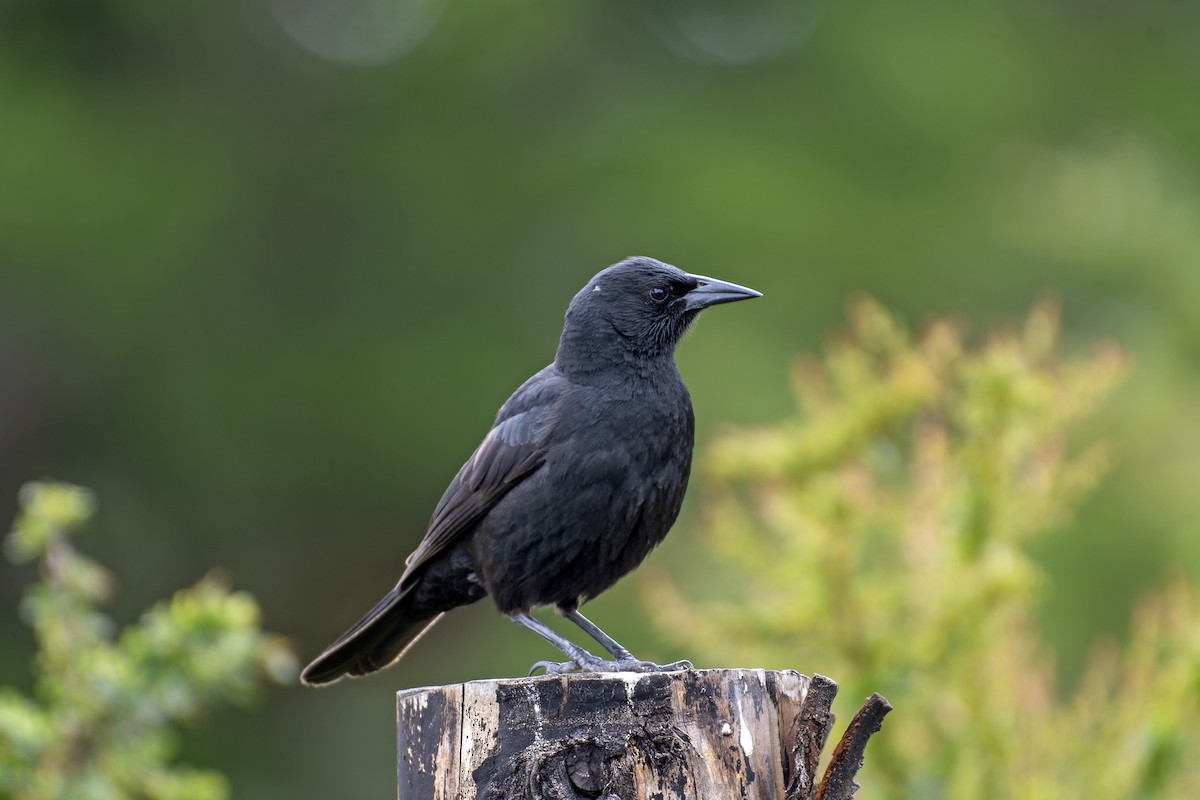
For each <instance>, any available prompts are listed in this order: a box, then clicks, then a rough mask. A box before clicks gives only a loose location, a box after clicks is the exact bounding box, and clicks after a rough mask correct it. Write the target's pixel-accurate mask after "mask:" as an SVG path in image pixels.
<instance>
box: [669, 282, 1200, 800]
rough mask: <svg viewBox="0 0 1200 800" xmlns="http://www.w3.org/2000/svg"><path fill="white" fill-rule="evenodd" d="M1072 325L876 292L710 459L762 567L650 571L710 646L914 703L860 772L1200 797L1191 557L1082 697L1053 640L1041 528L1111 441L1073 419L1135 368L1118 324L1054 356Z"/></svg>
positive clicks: (916, 786)
mask: <svg viewBox="0 0 1200 800" xmlns="http://www.w3.org/2000/svg"><path fill="white" fill-rule="evenodd" d="M1057 330H1058V313H1057V309H1056V307H1055V306H1054V304H1052V303H1043V304H1041V305H1039V306H1037V307H1036V308H1035V309H1034V311H1033V312H1032V313H1031V314H1030V316H1029V318H1028V319H1027V321H1026V322H1025V323H1024V325H1023V327H1021V328H1020V329H1016V328H1012V327H1010V328H1009V329H1000V330H997V331H994V332H993V333H992V334H991V335H990V336H989V337H988V338H987V339H986V341H985V342H984V343H983V344H981V345H977V346H972V345H971V344H969V342H968V340H967V338H966V337H965V335H964V334H963V332H961V331H960V330H958V329H957V328H956V326H955V325H954V324H952V323H950V322H947V321H937V322H934V323H933V324H931V325H929V326H928V328H927V330H926V331H925V332H924V334H923V335H921V336H919V337H916V338H914V337H913V336H912V335H910V334H909V333H908V332H907V331H906V330H905V329H904V327H903V326H902V325H901V324H900V323H899V322H897V320H896V319H895V318H893V317H892V316H891V315H889V314H888V313H887V312H886V311H885V310H883V309H882V308H881V307H880V306H879V305H878V304H876V303H874V302H872V301H870V300H862V301H860V302H858V303H857V304H856V305H854V307H853V308H852V312H851V315H850V325H849V333H848V336H846V337H845V338H844V339H843V340H841V341H839V342H837V343H836V344H834V345H832V346H831V348H830V349H829V352H828V353H827V355H826V356H825V358H824V360H823V361H822V362H817V361H813V360H809V361H802V362H801V363H800V364H799V366H798V368H797V369H796V372H795V379H794V392H795V396H796V399H797V405H798V411H797V413H796V415H795V416H794V417H793V418H790V419H785V420H783V421H780V422H779V423H777V424H775V425H772V426H770V427H767V428H765V429H761V430H745V431H736V432H732V433H728V434H727V435H725V436H723V437H721V438H719V439H718V440H717V441H716V442H715V443H714V444H713V446H711V447H710V449H709V450H708V452H707V456H706V458H705V459H704V460H703V463H702V467H703V475H704V478H705V479H706V480H707V483H708V486H707V487H706V492H705V493H706V495H707V497H708V498H710V500H711V502H710V503H709V505H708V508H707V511H706V515H705V517H704V521H703V523H702V524H703V527H704V529H705V535H706V537H707V539H708V541H709V542H711V547H712V549H713V551H714V552H715V553H716V554H717V555H718V556H719V558H720V560H721V563H722V564H724V565H726V568H727V569H729V570H731V571H736V572H737V574H735V575H730V576H728V579H727V581H726V582H727V583H728V584H729V585H731V586H743V587H745V590H744V591H740V592H738V593H737V596H736V597H733V598H725V599H723V600H721V601H717V602H713V601H706V600H691V599H688V596H689V595H691V594H693V593H692V592H690V591H688V590H686V589H683V588H680V587H679V586H678V585H675V584H670V583H665V582H655V583H654V585H652V586H647V587H646V591H647V592H648V594H649V596H650V599H651V601H652V602H651V603H650V606H651V608H653V609H655V610H656V613H657V615H658V621H659V622H660V623H661V627H662V629H663V631H664V632H665V633H666V635H667V636H669V637H673V638H674V639H676V640H677V641H678V642H679V643H680V644H682V645H686V647H687V649H688V651H689V652H692V653H695V654H696V655H697V656H698V657H699V658H705V659H709V660H711V661H717V662H719V661H721V660H722V659H725V658H727V654H728V653H729V652H731V651H732V652H737V653H738V654H739V658H740V659H741V660H743V661H744V662H749V663H755V664H770V665H775V666H780V667H783V666H797V665H800V666H804V667H805V668H807V669H816V670H817V671H820V672H823V673H825V674H828V675H831V676H833V677H834V678H835V679H841V680H843V681H844V682H845V685H844V686H843V692H842V698H841V701H840V702H842V703H844V704H845V705H844V706H843V707H841V708H840V711H841V713H842V714H843V715H845V713H846V712H847V711H849V710H852V708H851V707H852V706H853V705H856V704H857V701H858V700H861V698H862V697H863V696H864V695H866V694H867V693H869V692H870V691H871V690H879V691H880V692H882V693H883V694H885V695H886V696H887V697H888V698H889V699H890V700H891V701H892V703H893V704H894V705H895V707H896V708H897V712H896V713H895V714H893V715H892V716H891V717H889V718H888V722H887V725H886V726H885V730H884V732H883V734H882V735H880V736H877V737H876V738H875V739H873V740H872V743H871V746H870V748H869V752H868V757H867V772H865V773H863V776H862V783H863V786H864V787H865V788H864V794H865V795H866V794H869V795H871V796H876V797H880V796H882V797H895V798H925V797H932V798H936V797H953V798H1003V797H1013V798H1022V799H1023V800H1027V799H1029V798H1066V797H1087V798H1134V797H1171V798H1174V797H1200V759H1197V758H1196V755H1197V754H1198V753H1200V614H1198V613H1197V608H1196V603H1195V601H1194V599H1193V598H1192V597H1191V596H1190V594H1189V591H1188V589H1187V587H1186V585H1185V584H1184V582H1183V581H1182V580H1175V581H1173V582H1171V583H1170V585H1169V588H1167V589H1166V590H1165V591H1163V592H1162V593H1161V594H1159V595H1158V596H1155V597H1152V598H1149V599H1147V600H1146V601H1145V603H1144V604H1143V605H1142V607H1141V608H1140V609H1139V610H1138V611H1137V613H1136V614H1135V615H1134V620H1133V626H1132V632H1131V634H1130V636H1129V642H1128V644H1127V645H1126V646H1125V647H1124V649H1123V650H1122V649H1119V648H1118V647H1117V646H1116V645H1115V644H1111V643H1109V644H1106V645H1104V646H1101V647H1099V648H1098V649H1097V651H1096V653H1095V654H1094V657H1093V658H1092V660H1091V661H1090V664H1089V666H1088V668H1087V670H1086V673H1085V675H1084V677H1083V680H1082V682H1081V685H1080V688H1079V689H1078V690H1077V691H1076V692H1074V693H1073V695H1072V696H1069V697H1062V696H1060V693H1059V692H1058V691H1057V690H1056V687H1055V684H1054V669H1053V659H1052V653H1051V650H1050V648H1049V647H1048V645H1047V644H1046V643H1045V642H1043V641H1042V640H1041V639H1039V635H1038V630H1037V625H1036V624H1035V620H1034V608H1035V602H1036V600H1037V596H1038V587H1039V584H1041V583H1042V581H1043V580H1044V577H1045V576H1044V575H1043V574H1042V573H1041V572H1040V571H1039V569H1038V567H1037V565H1036V564H1035V563H1034V562H1033V560H1032V559H1031V557H1030V555H1029V552H1028V545H1029V543H1030V542H1031V541H1032V540H1033V539H1035V538H1036V537H1039V536H1046V535H1051V534H1053V533H1054V532H1055V530H1057V529H1061V527H1062V524H1063V522H1064V521H1065V520H1066V519H1067V518H1068V517H1069V515H1070V514H1071V513H1072V511H1073V510H1074V509H1075V508H1077V507H1078V505H1079V504H1080V503H1081V501H1082V500H1083V499H1084V498H1085V496H1086V495H1087V493H1088V492H1090V491H1092V490H1093V489H1094V488H1095V487H1096V485H1097V483H1098V482H1099V480H1100V479H1101V477H1102V476H1103V474H1104V472H1105V470H1106V468H1107V467H1108V465H1109V464H1110V461H1111V460H1112V457H1113V456H1112V449H1111V448H1110V447H1109V446H1108V445H1106V444H1104V443H1095V442H1093V443H1077V442H1074V441H1073V439H1072V436H1071V433H1072V430H1073V429H1074V428H1076V427H1077V425H1076V423H1077V422H1079V421H1080V420H1081V419H1083V418H1085V417H1086V416H1087V415H1088V414H1089V412H1091V411H1093V410H1094V409H1095V408H1096V407H1097V406H1098V404H1099V403H1100V401H1101V400H1102V399H1103V398H1104V397H1105V395H1106V394H1107V393H1108V392H1109V390H1110V389H1111V388H1112V387H1113V386H1114V385H1115V384H1116V382H1117V381H1118V380H1119V378H1120V377H1121V375H1122V372H1123V365H1122V356H1121V354H1120V352H1119V351H1118V350H1117V349H1116V348H1115V347H1112V346H1102V347H1099V348H1098V349H1097V350H1096V352H1095V353H1094V354H1092V355H1091V356H1090V357H1087V358H1082V359H1079V358H1061V357H1058V356H1056V355H1055V352H1054V351H1055V344H1056V339H1057ZM723 579H724V578H723ZM695 594H700V593H699V592H696V593H695ZM844 718H848V717H844Z"/></svg>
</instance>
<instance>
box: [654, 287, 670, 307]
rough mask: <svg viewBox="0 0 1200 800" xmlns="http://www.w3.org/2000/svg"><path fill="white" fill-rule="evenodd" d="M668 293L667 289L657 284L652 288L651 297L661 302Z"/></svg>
mask: <svg viewBox="0 0 1200 800" xmlns="http://www.w3.org/2000/svg"><path fill="white" fill-rule="evenodd" d="M667 294H668V292H667V290H666V289H664V288H662V287H661V286H655V287H654V288H653V289H651V290H650V299H651V300H653V301H654V302H656V303H661V302H662V301H663V300H666V299H667Z"/></svg>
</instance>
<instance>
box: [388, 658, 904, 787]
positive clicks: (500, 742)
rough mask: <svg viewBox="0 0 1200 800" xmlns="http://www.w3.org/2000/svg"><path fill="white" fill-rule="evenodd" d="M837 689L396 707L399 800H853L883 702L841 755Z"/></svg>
mask: <svg viewBox="0 0 1200 800" xmlns="http://www.w3.org/2000/svg"><path fill="white" fill-rule="evenodd" d="M836 693H837V684H835V683H834V682H833V681H831V680H829V679H828V678H824V677H822V676H820V675H816V676H814V677H813V678H811V679H810V678H807V677H805V676H804V675H800V674H798V673H796V672H766V671H763V670H757V669H731V670H697V671H689V672H670V673H652V674H638V673H605V674H576V675H554V676H544V677H537V678H523V679H519V680H496V681H473V682H471V683H463V684H455V685H451V686H436V687H427V688H422V689H410V690H407V691H403V692H400V693H399V694H398V695H397V712H396V718H397V731H398V735H399V779H400V780H399V786H400V789H399V800H576V798H578V800H585V799H587V800H595V799H596V798H600V799H601V800H617V798H620V800H634V798H658V799H659V800H682V799H683V798H688V800H725V798H745V799H746V800H768V799H769V800H808V799H809V798H813V799H814V800H845V798H849V797H851V795H853V794H854V790H855V789H857V788H858V785H857V784H856V783H855V782H854V774H855V773H856V772H857V771H858V769H859V767H860V766H861V765H862V756H863V748H864V747H865V746H866V743H867V739H868V738H869V737H870V736H871V734H873V733H874V732H875V731H877V730H879V726H880V724H881V722H882V719H883V715H884V714H886V713H887V712H888V711H890V710H891V706H889V705H888V703H887V701H886V700H884V699H883V698H882V697H880V696H879V695H877V694H876V695H872V697H870V698H868V700H867V701H866V703H864V704H863V707H862V710H860V711H859V713H858V714H857V715H855V718H854V720H852V721H851V724H850V726H849V728H847V730H846V733H845V735H844V736H843V737H842V740H841V741H840V742H839V744H838V745H837V747H836V748H835V749H834V752H833V756H832V759H831V762H830V764H829V766H828V768H827V769H826V771H825V776H824V778H823V779H822V780H821V781H817V780H816V774H817V762H818V760H819V758H820V755H821V750H822V748H823V747H824V744H825V740H826V738H827V737H828V734H829V730H830V729H831V728H832V726H833V715H832V714H831V713H830V711H829V707H830V704H831V703H832V702H833V697H834V695H835V694H836Z"/></svg>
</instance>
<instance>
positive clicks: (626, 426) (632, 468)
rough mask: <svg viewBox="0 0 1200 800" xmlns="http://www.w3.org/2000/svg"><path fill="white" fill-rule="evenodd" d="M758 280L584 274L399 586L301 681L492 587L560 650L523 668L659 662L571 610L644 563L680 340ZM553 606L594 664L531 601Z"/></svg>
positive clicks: (649, 667) (509, 610)
mask: <svg viewBox="0 0 1200 800" xmlns="http://www.w3.org/2000/svg"><path fill="white" fill-rule="evenodd" d="M751 297H761V295H760V294H759V293H758V292H756V291H754V290H753V289H747V288H745V287H744V286H738V285H736V284H733V283H726V282H724V281H719V280H715V279H713V278H706V277H704V276H702V275H689V274H688V273H686V272H683V271H682V270H679V269H677V268H675V267H673V266H670V265H669V264H664V263H662V262H661V261H656V260H654V259H652V258H645V257H640V256H639V257H634V258H629V259H626V260H624V261H622V262H620V263H618V264H615V265H613V266H611V267H609V268H607V269H605V270H603V271H602V272H600V273H599V274H597V275H596V276H595V277H594V278H592V279H591V280H590V281H588V283H587V285H586V286H584V287H583V289H581V290H580V291H579V293H578V294H577V295H575V298H574V299H573V300H572V301H571V304H570V306H569V307H568V308H567V314H566V320H565V322H564V324H563V332H562V337H561V339H560V340H559V344H558V352H557V353H556V354H555V357H554V363H552V364H550V366H548V367H546V368H545V369H543V370H542V371H540V372H538V373H537V374H536V375H534V376H533V377H532V378H530V379H529V380H527V381H525V383H524V384H522V385H521V387H520V388H519V389H517V391H516V392H514V393H513V395H512V397H510V398H509V399H508V401H507V402H505V403H504V405H503V406H501V407H500V411H499V413H498V414H497V415H496V421H495V423H494V424H493V425H492V428H491V430H490V431H488V433H487V436H485V437H484V439H483V442H481V443H480V445H479V447H478V448H477V449H476V450H475V452H474V453H473V454H472V455H471V457H470V458H469V459H467V463H465V464H463V466H462V469H460V470H459V471H458V474H457V475H455V476H454V480H452V481H451V482H450V486H449V488H447V489H446V493H445V494H444V495H443V496H442V499H441V501H440V502H439V503H438V504H437V508H436V509H435V510H434V512H433V518H432V519H431V520H430V522H429V530H428V532H427V533H426V534H425V538H424V540H423V541H422V542H421V544H420V545H419V546H418V547H417V549H416V550H415V551H414V552H413V554H412V555H410V556H409V557H408V561H407V562H406V569H405V570H404V574H403V575H402V576H401V578H400V582H399V583H397V584H396V587H395V588H394V589H392V590H391V591H390V592H388V593H387V595H386V596H384V598H383V599H382V600H380V601H379V603H377V604H376V606H375V607H374V608H372V609H371V610H370V611H369V612H368V613H367V614H366V616H364V617H363V618H362V619H361V620H359V621H358V622H357V623H355V625H354V626H353V627H352V628H350V630H348V631H346V633H345V634H343V635H342V636H341V638H339V639H338V640H337V641H335V642H334V643H333V644H331V645H330V646H329V647H328V648H326V650H325V652H323V653H321V655H320V656H318V657H317V658H316V660H314V661H313V662H312V663H311V664H309V665H308V667H307V668H305V670H304V672H303V674H302V675H301V680H302V681H303V682H304V683H306V684H308V685H311V686H319V685H322V684H328V683H333V682H334V681H337V680H339V679H340V678H341V677H342V676H344V675H351V676H358V675H366V674H368V673H371V672H375V671H376V670H380V669H383V668H384V667H387V666H389V665H390V664H392V663H393V662H395V661H396V660H398V659H399V658H400V656H402V655H403V654H404V653H405V652H406V651H407V650H408V648H409V647H410V646H411V645H412V644H413V642H415V641H416V640H417V638H418V637H419V636H420V635H421V634H422V633H423V632H424V631H425V630H427V629H428V628H429V626H431V625H432V624H433V623H434V622H436V621H437V620H438V619H439V618H440V617H441V616H442V614H443V613H445V612H446V611H448V610H450V609H452V608H456V607H458V606H462V605H466V604H468V603H474V602H475V601H477V600H480V599H482V598H483V597H484V596H486V595H489V594H490V595H491V596H492V599H493V600H494V601H495V604H496V607H497V608H499V609H500V611H501V612H502V613H504V614H506V615H507V616H508V617H509V618H510V619H511V620H512V621H513V622H515V623H516V624H517V625H520V626H521V627H523V628H527V629H528V630H531V631H533V632H534V633H536V634H537V635H538V636H541V637H542V638H543V639H545V640H546V641H547V642H549V643H550V644H552V645H554V646H555V647H557V648H558V649H559V650H561V651H562V652H563V653H564V654H565V655H566V656H567V659H568V660H567V661H565V662H559V663H552V662H545V661H542V662H538V663H537V664H535V665H534V668H533V670H534V671H536V670H537V669H538V668H544V669H545V670H546V671H547V672H568V671H573V670H583V671H588V672H598V671H640V672H648V671H661V670H673V669H683V668H686V667H690V664H687V662H678V663H676V664H668V665H665V666H660V665H658V664H653V663H651V662H648V661H639V660H638V659H636V658H634V657H633V655H631V654H630V652H629V651H628V650H626V649H625V648H624V647H622V646H621V645H619V644H618V643H617V642H616V641H614V640H613V639H612V638H611V637H610V636H608V635H607V634H605V633H604V632H603V631H601V630H600V629H599V628H598V627H596V626H595V625H594V624H593V623H592V622H590V621H589V620H588V619H587V618H585V617H584V616H583V615H582V614H580V613H579V605H580V603H583V602H585V601H586V600H588V599H591V598H593V597H595V596H596V595H598V594H600V593H601V592H603V591H604V590H605V589H607V588H609V587H610V586H612V585H613V584H614V583H616V581H617V580H618V579H619V578H621V577H622V576H623V575H625V574H626V573H628V572H629V571H630V570H632V569H633V568H634V567H636V566H637V565H638V564H640V563H641V562H642V559H644V558H645V557H646V556H647V554H649V552H650V551H651V550H652V549H653V548H654V547H655V546H656V545H657V544H658V543H659V542H661V541H662V540H663V538H664V537H665V536H666V535H667V531H668V530H669V529H670V528H671V525H672V524H673V523H674V522H675V518H676V516H677V515H678V514H679V508H680V506H681V504H682V503H683V495H684V491H685V490H686V489H687V483H688V475H689V473H690V471H691V464H692V442H693V429H694V418H693V416H692V401H691V397H690V396H689V395H688V390H687V387H686V386H684V384H683V380H682V379H681V378H680V377H679V371H678V370H677V369H676V367H675V359H674V352H675V345H676V344H677V343H678V342H679V340H680V338H681V337H682V336H683V334H684V331H686V330H687V328H688V326H689V325H690V324H691V323H692V321H693V320H695V319H696V316H697V315H698V314H699V313H700V311H701V310H702V309H705V308H708V307H709V306H713V305H717V304H718V303H730V302H733V301H735V300H746V299H749V298H751ZM541 606H555V607H556V608H557V609H558V611H559V612H560V613H561V614H562V615H563V616H564V617H566V618H567V619H569V620H571V621H572V622H574V623H575V624H577V625H578V626H579V627H580V628H582V629H583V630H584V631H585V632H586V633H587V634H588V635H589V636H591V637H592V638H593V639H595V640H596V641H597V642H598V643H599V644H600V646H601V647H603V648H604V649H605V650H606V651H607V652H608V653H609V655H611V656H612V660H611V661H608V660H603V659H600V658H598V657H596V656H594V655H592V654H591V653H589V652H588V651H586V650H584V649H583V648H582V647H579V646H578V645H576V644H574V643H572V642H570V641H569V640H567V639H565V638H563V637H562V636H560V635H559V634H557V633H555V632H554V631H553V630H552V629H551V628H549V627H548V626H546V625H545V624H543V623H542V622H541V621H539V620H537V619H535V618H534V617H532V616H530V614H529V612H530V611H531V610H532V609H534V608H538V607H541Z"/></svg>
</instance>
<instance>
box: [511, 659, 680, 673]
mask: <svg viewBox="0 0 1200 800" xmlns="http://www.w3.org/2000/svg"><path fill="white" fill-rule="evenodd" d="M539 669H543V670H545V671H546V672H545V674H546V675H566V674H567V673H571V672H683V671H690V670H693V669H695V667H694V666H692V662H690V661H673V662H671V663H670V664H655V663H654V662H653V661H641V660H639V659H636V658H634V657H633V656H630V657H629V658H621V659H618V660H616V661H603V660H601V659H599V658H597V659H595V660H594V661H539V662H537V663H536V664H534V665H533V666H532V667H531V668H530V669H529V674H530V676H532V675H533V674H534V673H535V672H537V671H538V670H539Z"/></svg>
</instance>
